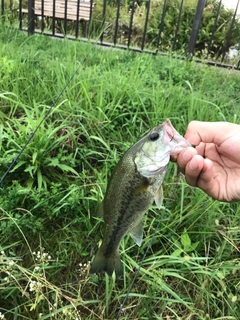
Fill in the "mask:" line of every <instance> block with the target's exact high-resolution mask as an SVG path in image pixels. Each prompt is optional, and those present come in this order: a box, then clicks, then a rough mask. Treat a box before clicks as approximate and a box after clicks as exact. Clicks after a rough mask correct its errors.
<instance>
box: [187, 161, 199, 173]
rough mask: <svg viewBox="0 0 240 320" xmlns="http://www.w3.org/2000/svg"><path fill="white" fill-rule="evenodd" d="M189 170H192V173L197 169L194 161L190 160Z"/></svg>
mask: <svg viewBox="0 0 240 320" xmlns="http://www.w3.org/2000/svg"><path fill="white" fill-rule="evenodd" d="M189 168H190V169H191V170H192V171H195V170H197V169H198V163H197V161H196V159H194V158H193V159H192V160H191V161H190V162H189Z"/></svg>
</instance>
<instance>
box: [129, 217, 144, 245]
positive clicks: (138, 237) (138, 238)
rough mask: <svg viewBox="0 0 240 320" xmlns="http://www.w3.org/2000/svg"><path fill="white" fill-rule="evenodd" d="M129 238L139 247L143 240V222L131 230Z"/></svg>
mask: <svg viewBox="0 0 240 320" xmlns="http://www.w3.org/2000/svg"><path fill="white" fill-rule="evenodd" d="M129 234H130V236H131V238H132V239H133V240H134V241H135V242H136V244H137V245H138V246H139V247H140V246H141V244H142V239H143V222H142V221H140V222H139V224H137V225H136V227H134V228H133V229H131V230H130V231H129Z"/></svg>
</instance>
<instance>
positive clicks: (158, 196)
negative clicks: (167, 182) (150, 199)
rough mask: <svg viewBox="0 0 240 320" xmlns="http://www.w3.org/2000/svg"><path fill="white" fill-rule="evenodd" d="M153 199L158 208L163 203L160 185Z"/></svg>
mask: <svg viewBox="0 0 240 320" xmlns="http://www.w3.org/2000/svg"><path fill="white" fill-rule="evenodd" d="M154 200H155V203H156V205H157V207H158V208H159V209H160V208H161V206H162V203H163V188H162V186H161V187H160V188H159V189H158V191H157V192H156V194H155V198H154Z"/></svg>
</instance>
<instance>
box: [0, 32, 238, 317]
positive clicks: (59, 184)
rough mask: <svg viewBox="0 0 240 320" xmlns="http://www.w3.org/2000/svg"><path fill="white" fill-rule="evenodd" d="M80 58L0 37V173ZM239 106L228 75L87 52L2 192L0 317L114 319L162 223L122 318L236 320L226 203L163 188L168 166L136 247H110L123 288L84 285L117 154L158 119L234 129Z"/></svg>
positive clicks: (234, 251)
mask: <svg viewBox="0 0 240 320" xmlns="http://www.w3.org/2000/svg"><path fill="white" fill-rule="evenodd" d="M89 48H92V47H91V44H83V43H77V42H70V41H67V40H62V41H59V40H54V39H50V38H45V37H43V36H34V37H27V36H26V35H25V34H23V33H19V32H17V31H16V30H13V29H11V28H8V29H7V28H5V27H3V28H1V31H0V61H1V62H3V63H0V74H1V77H0V83H1V88H0V174H1V175H3V173H4V172H5V170H6V169H7V167H8V166H9V164H10V163H11V161H12V160H13V159H14V157H15V156H16V154H17V153H18V152H19V151H20V150H21V148H22V146H23V145H24V144H25V142H26V140H27V139H28V138H29V135H30V134H31V133H32V132H33V130H34V129H35V128H36V126H37V125H38V124H39V122H40V120H41V119H42V117H43V116H44V114H45V113H46V112H47V110H49V106H50V105H51V104H52V102H53V101H54V98H55V97H56V96H57V95H58V93H59V92H60V90H61V89H62V88H63V87H64V85H65V83H66V80H67V79H68V78H69V76H70V75H71V73H72V72H73V70H74V69H75V68H76V66H77V65H78V63H79V61H81V59H82V57H83V56H84V55H85V54H86V52H88V51H89ZM239 101H240V100H239V75H238V74H237V73H236V74H234V73H230V72H228V71H222V70H218V69H216V68H208V67H206V66H199V65H197V64H195V63H194V62H191V63H190V62H185V61H179V60H174V59H173V58H171V57H160V56H157V57H153V56H147V55H144V54H142V55H138V54H134V53H131V52H121V51H116V50H111V49H109V50H101V49H98V48H96V47H94V48H92V49H91V53H90V54H89V56H88V59H87V60H86V61H85V62H84V64H83V66H82V68H81V69H80V70H79V72H78V73H77V75H76V76H75V77H74V79H73V81H72V82H71V84H70V86H69V87H67V89H66V91H65V92H64V95H63V97H61V99H60V101H59V102H58V104H57V105H56V106H55V107H54V109H53V112H52V113H51V114H50V115H49V116H48V118H47V119H46V121H45V122H44V123H43V124H42V125H41V126H40V128H39V130H38V131H37V132H36V135H35V136H34V138H33V140H32V141H31V142H30V144H29V145H28V147H27V148H26V149H25V151H24V152H23V154H22V155H21V157H20V158H19V160H18V162H17V164H16V166H15V167H14V168H13V170H12V171H11V172H10V173H9V174H8V175H7V176H6V178H5V180H4V182H3V184H2V185H1V189H0V252H1V254H0V274H1V279H0V301H1V305H0V318H2V319H17V318H21V319H42V320H43V319H60V320H61V319H63V320H65V319H69V320H72V319H73V320H75V319H105V320H106V319H114V318H115V317H116V314H117V312H118V310H119V307H120V305H121V303H122V302H123V299H124V297H125V295H126V292H127V289H128V287H129V285H130V284H131V281H132V279H133V276H134V272H135V270H136V269H137V268H138V266H139V263H140V262H141V260H142V257H143V254H144V252H145V250H146V248H147V246H148V243H149V241H150V239H151V237H152V235H153V233H154V230H155V228H156V226H157V224H158V221H159V219H161V224H160V227H159V230H158V231H157V233H156V236H155V238H154V240H153V242H152V246H151V249H150V250H149V252H148V254H147V256H146V259H145V260H144V262H143V265H142V268H141V270H140V274H139V277H138V278H137V280H136V282H135V283H134V285H133V288H132V290H131V292H130V295H129V297H128V300H127V303H126V305H125V306H124V307H123V314H122V317H123V318H125V319H164V320H166V319H168V320H169V319H189V320H190V319H191V320H193V319H202V320H207V319H212V320H214V319H215V320H216V319H231V320H233V319H235V320H237V319H239V318H240V309H239V305H240V304H239V300H240V286H239V283H240V265H239V243H240V238H239V234H240V233H239V225H240V218H239V217H240V212H239V206H238V205H237V204H232V203H220V202H216V201H214V200H212V199H210V198H209V197H207V196H206V195H205V194H204V193H203V192H201V191H200V190H198V189H193V188H191V187H190V186H188V185H187V184H186V183H185V181H184V179H180V180H178V182H176V179H175V177H176V174H177V168H176V165H175V164H170V165H169V169H168V172H167V175H166V178H165V182H164V194H165V202H164V205H165V206H166V208H165V209H166V210H165V209H163V210H160V211H159V210H158V209H156V208H155V206H152V207H151V208H150V210H149V212H148V214H146V216H145V219H144V240H143V244H142V246H141V247H140V248H137V247H136V246H135V245H134V243H133V241H132V240H131V239H130V238H129V237H128V236H127V237H125V238H124V240H123V241H122V244H121V258H122V262H123V266H124V277H123V279H122V281H119V279H115V278H114V277H113V278H111V279H110V278H109V277H108V276H105V275H100V276H97V275H89V263H90V261H92V258H93V255H94V254H95V253H96V250H97V247H98V246H99V243H100V241H101V239H102V233H103V225H102V220H101V219H99V218H97V217H95V213H96V212H97V209H98V206H99V204H100V202H101V200H102V198H103V195H104V193H105V190H106V183H107V179H108V178H109V176H110V173H111V171H112V169H113V168H114V166H115V164H116V163H117V161H118V160H119V158H120V156H121V155H122V154H123V152H125V151H126V150H127V148H128V147H129V146H130V145H132V144H133V143H134V142H136V141H137V140H138V139H139V138H140V137H141V136H143V135H144V134H145V133H146V132H147V131H148V130H149V129H150V128H152V127H153V126H155V125H157V124H158V123H160V122H162V121H163V120H165V118H167V117H169V118H171V120H172V122H173V124H174V126H175V127H176V129H177V130H178V131H179V132H181V133H182V134H184V132H185V130H186V127H187V124H188V122H189V121H191V120H193V119H198V120H203V121H219V120H223V121H232V122H235V123H238V122H239ZM174 186H176V188H175V192H174V194H173V195H172V196H171V198H170V194H171V190H172V189H173V187H174ZM164 210H165V211H164Z"/></svg>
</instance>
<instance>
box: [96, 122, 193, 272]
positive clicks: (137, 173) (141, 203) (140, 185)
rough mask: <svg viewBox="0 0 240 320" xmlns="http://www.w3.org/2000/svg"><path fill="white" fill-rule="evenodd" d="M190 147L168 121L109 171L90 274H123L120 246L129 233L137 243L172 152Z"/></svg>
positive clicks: (158, 194)
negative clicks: (102, 225) (100, 234)
mask: <svg viewBox="0 0 240 320" xmlns="http://www.w3.org/2000/svg"><path fill="white" fill-rule="evenodd" d="M189 146H191V144H190V143H189V142H188V141H187V140H185V139H184V138H183V137H182V136H181V135H180V134H179V133H178V132H177V131H176V130H175V129H174V128H173V126H172V124H171V122H170V120H168V119H167V120H166V121H165V122H164V123H162V124H160V125H159V126H157V127H155V128H153V129H152V130H151V131H150V132H149V133H148V134H147V135H146V136H144V137H143V138H142V139H140V140H139V141H138V142H136V143H135V144H134V145H133V146H132V147H130V148H129V149H128V150H127V152H126V153H125V154H124V155H123V156H122V158H121V159H120V160H119V162H118V164H117V165H116V167H115V169H114V170H113V172H112V175H111V177H110V180H109V183H108V186H107V190H106V194H105V197H104V200H103V202H102V204H101V206H100V209H99V214H100V215H102V216H103V218H104V221H105V223H106V230H105V234H104V238H103V242H102V244H101V246H100V248H99V250H98V252H97V254H96V256H95V259H94V261H93V263H92V265H91V269H90V272H91V273H99V272H104V271H105V272H107V273H108V274H109V275H112V273H113V272H114V271H115V272H116V274H117V275H118V276H119V275H121V274H122V266H121V261H120V254H119V246H120V242H121V240H122V238H123V237H124V236H125V235H126V234H127V233H129V234H130V235H131V237H132V238H133V239H134V240H135V242H136V243H137V244H138V245H139V246H140V245H141V242H142V237H143V229H142V219H143V215H144V213H145V212H146V211H147V210H148V209H149V207H150V206H151V205H152V203H153V202H154V200H155V202H156V204H157V205H158V207H161V203H162V198H163V193H162V187H161V186H162V182H163V180H164V177H165V174H166V171H167V165H168V162H169V159H170V155H171V154H176V153H178V152H180V151H181V150H183V149H184V148H187V147H189Z"/></svg>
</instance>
